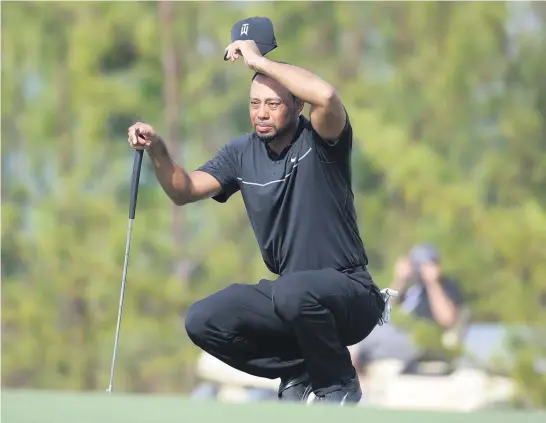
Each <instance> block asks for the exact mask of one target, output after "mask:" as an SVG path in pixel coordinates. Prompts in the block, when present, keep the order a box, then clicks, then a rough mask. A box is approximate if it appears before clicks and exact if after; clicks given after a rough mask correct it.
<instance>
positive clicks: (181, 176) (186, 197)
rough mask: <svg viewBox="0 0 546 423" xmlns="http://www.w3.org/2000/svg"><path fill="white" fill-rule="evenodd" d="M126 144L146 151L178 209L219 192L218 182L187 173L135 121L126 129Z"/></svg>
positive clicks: (149, 131) (151, 132)
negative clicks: (127, 136) (127, 135)
mask: <svg viewBox="0 0 546 423" xmlns="http://www.w3.org/2000/svg"><path fill="white" fill-rule="evenodd" d="M128 134H129V138H128V141H129V145H131V147H132V148H134V149H135V150H146V151H148V155H149V156H150V159H151V162H152V165H153V167H154V172H155V176H156V178H157V180H158V182H159V183H160V185H161V187H162V188H163V191H165V193H166V194H167V196H168V197H169V198H170V199H171V200H172V202H173V203H175V204H176V205H178V206H182V205H184V204H188V203H194V202H196V201H199V200H204V199H205V198H209V197H214V196H215V195H217V194H220V193H221V192H222V186H221V185H220V182H218V181H217V180H216V178H214V177H213V176H212V175H209V174H208V173H205V172H200V171H194V172H191V173H187V172H186V171H185V170H184V169H182V167H181V166H179V165H178V164H177V163H176V162H175V161H174V160H173V159H172V158H171V156H170V154H169V151H168V149H167V146H166V145H165V142H163V140H162V139H161V137H160V136H159V135H157V134H156V132H155V130H154V129H153V128H152V127H151V126H150V125H148V124H146V123H142V122H137V123H135V124H134V125H132V126H131V127H130V128H129V130H128Z"/></svg>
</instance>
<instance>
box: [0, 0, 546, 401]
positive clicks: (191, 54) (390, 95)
mask: <svg viewBox="0 0 546 423" xmlns="http://www.w3.org/2000/svg"><path fill="white" fill-rule="evenodd" d="M169 7H170V8H171V11H170V12H169V10H168V8H169ZM162 8H163V9H162ZM304 8H305V9H306V10H305V12H304V10H303V9H304ZM531 8H532V9H531ZM530 10H534V12H535V14H534V18H533V19H536V22H538V25H523V26H522V25H521V23H520V24H519V25H517V24H518V23H519V22H521V21H518V20H517V19H518V17H519V16H521V13H528V12H529V11H530ZM169 14H170V15H171V19H170V20H169V19H168V18H166V16H167V17H168V16H169ZM251 15H265V16H269V17H270V18H271V19H272V20H273V22H274V24H275V28H276V32H277V40H278V42H279V48H278V49H277V50H274V51H273V52H272V53H271V58H273V59H279V60H284V61H288V62H291V63H294V64H296V65H299V66H303V67H306V68H309V69H311V70H312V71H314V72H316V73H318V74H319V75H321V76H323V77H324V78H325V79H327V80H328V81H329V82H331V83H332V84H333V85H334V86H336V87H337V88H338V89H339V91H340V93H341V94H342V97H343V99H344V101H345V104H346V106H347V109H348V110H349V113H350V116H351V121H352V123H353V126H354V131H355V134H356V137H357V139H356V141H355V151H354V157H353V164H354V167H353V173H354V190H355V197H356V203H357V208H358V212H359V221H360V227H361V231H362V235H363V239H364V241H365V243H366V247H367V249H368V252H369V255H370V259H371V263H370V268H371V271H372V273H373V275H374V278H375V279H376V280H377V282H378V284H379V285H380V286H382V287H384V286H387V285H388V284H389V281H390V277H391V268H392V264H393V262H394V260H395V259H396V257H397V256H398V255H399V254H401V253H403V252H404V251H405V250H407V248H408V247H410V246H411V244H413V243H415V242H417V241H420V240H429V241H431V242H434V243H436V244H437V245H438V246H439V247H440V249H441V250H442V252H443V255H444V257H445V266H446V268H447V270H448V271H449V272H450V273H452V274H454V275H455V276H456V277H457V278H458V280H459V281H460V283H461V286H462V289H463V291H464V293H465V295H466V297H467V299H468V305H469V308H470V310H471V312H472V316H473V319H475V320H478V321H496V322H506V323H518V324H533V325H536V324H537V323H539V324H544V322H546V310H545V306H544V298H545V296H546V281H545V279H544V276H543V275H544V274H546V211H545V207H546V190H544V186H545V185H546V150H545V149H544V148H543V146H544V142H545V141H546V78H544V69H546V44H545V43H544V42H543V40H544V39H545V38H546V29H545V28H546V27H545V20H546V19H545V14H544V11H543V9H541V8H540V7H538V6H536V7H535V6H531V5H529V4H519V2H518V3H512V4H510V3H443V2H436V3H430V2H424V3H405V2H399V3H390V2H385V3H381V2H371V3H366V2H364V3H351V2H346V3H341V2H340V3H327V2H320V3H313V5H312V6H310V4H309V3H306V2H276V3H274V4H273V3H244V4H243V3H228V2H222V3H208V2H174V3H172V4H170V3H167V2H133V3H127V2H106V3H104V2H55V3H50V2H46V3H42V2H3V7H2V41H3V43H2V48H3V51H2V139H3V154H2V170H3V173H2V176H3V186H2V188H3V207H2V212H3V213H2V247H3V248H2V277H3V288H4V289H3V302H2V312H3V313H2V315H3V316H2V317H3V331H2V339H3V357H2V361H3V369H2V370H3V383H4V385H6V386H26V387H37V388H67V389H101V388H103V387H106V385H107V377H108V370H109V367H108V366H109V360H110V354H111V347H112V343H113V335H114V328H115V318H116V312H117V305H118V298H119V284H120V279H121V269H122V264H123V252H124V244H125V231H126V224H127V223H126V221H127V207H128V204H127V203H128V194H129V182H130V180H129V179H130V173H131V165H132V154H131V150H130V149H129V148H128V146H127V144H126V130H127V127H128V126H130V125H131V124H132V123H134V122H135V121H137V120H143V121H146V122H148V123H150V124H152V125H153V126H155V127H156V128H157V129H158V130H159V131H160V132H161V133H163V134H166V135H168V138H169V142H170V149H171V152H172V153H173V156H174V157H175V158H176V159H177V161H179V162H180V163H183V164H184V165H185V166H186V168H187V169H189V170H191V169H193V168H195V167H196V166H198V165H200V164H201V163H202V162H203V161H205V160H206V159H208V158H209V157H210V156H211V155H212V154H213V153H214V152H215V151H216V150H217V149H218V148H219V147H220V146H221V145H222V144H223V143H225V142H226V141H228V140H229V139H230V138H232V137H235V136H238V135H239V134H240V133H242V132H245V131H248V130H249V125H248V117H247V104H246V94H245V93H246V92H247V90H248V84H249V80H250V76H251V73H250V72H249V71H248V70H246V69H245V68H244V65H242V64H240V63H235V64H231V63H224V62H223V60H222V54H223V49H224V47H225V45H226V44H227V42H228V40H229V34H230V27H231V25H232V24H233V23H234V22H235V21H237V20H239V19H241V18H242V17H246V16H251ZM515 19H516V21H514V20H515ZM527 19H529V18H527ZM525 22H526V23H527V22H528V20H526V21H525ZM317 28H320V30H319V29H317ZM514 28H515V29H514ZM170 60H171V61H170ZM169 63H174V64H175V67H174V68H169V66H168V64H169ZM168 81H170V83H172V84H171V85H168ZM268 276H271V275H269V274H268V273H267V271H266V269H265V267H264V265H263V263H262V262H261V257H260V255H259V252H258V250H257V248H256V246H255V239H254V235H253V233H252V232H251V228H250V225H249V224H248V221H247V218H246V215H245V211H244V205H243V203H242V201H241V199H240V197H239V196H236V197H234V198H233V199H232V200H230V202H229V203H228V204H226V205H222V206H220V205H218V204H216V203H214V202H212V201H206V202H203V203H200V204H194V205H191V206H188V207H186V208H184V209H182V210H176V209H175V208H173V207H172V206H171V205H170V203H169V201H168V199H167V198H166V196H165V195H164V194H163V192H162V191H161V188H160V187H159V186H158V184H157V183H156V182H155V180H154V176H153V173H152V171H151V169H150V168H149V163H148V162H147V159H145V162H144V166H143V174H142V178H141V189H140V194H139V203H138V211H137V216H136V221H135V230H134V233H133V243H132V249H131V259H130V267H129V275H128V290H127V296H126V307H125V309H124V318H123V325H122V334H121V345H120V356H119V360H118V365H119V368H118V372H117V380H116V383H117V386H119V389H123V390H132V391H176V392H178V391H181V390H185V389H187V388H188V387H189V384H190V383H191V372H192V368H191V366H192V362H193V359H194V357H195V354H196V353H197V349H195V348H193V347H192V346H190V343H189V341H188V340H187V337H186V335H185V332H184V330H183V325H182V320H181V317H182V316H183V314H184V312H185V310H186V309H187V307H188V305H189V304H190V303H191V302H193V301H195V300H196V299H198V298H201V297H202V296H204V295H207V294H208V293H210V292H212V291H214V290H216V289H218V288H220V287H223V286H225V285H227V284H229V283H233V282H248V283H251V282H254V281H256V280H258V279H259V278H262V277H268ZM425 332H426V331H424V332H423V333H425ZM416 333H417V335H416V336H418V337H419V336H420V335H418V334H419V333H421V332H420V331H417V332H416ZM424 338H425V339H424V341H427V339H428V341H431V340H432V341H431V342H434V341H433V339H434V336H433V335H430V336H428V337H427V336H424ZM428 341H427V342H428ZM537 351H538V348H537V347H536V346H535V345H534V343H533V341H527V342H526V343H525V348H522V349H518V350H517V352H518V357H519V359H518V360H519V361H518V363H519V364H518V365H517V366H516V370H515V372H514V375H515V377H516V378H517V379H518V380H519V381H520V382H521V384H520V385H521V387H522V394H523V396H525V397H527V398H528V403H529V404H531V405H538V404H543V405H544V404H546V399H545V397H544V392H546V389H545V385H544V381H543V380H542V379H540V377H539V376H538V375H537V374H536V372H533V371H531V370H530V369H531V367H530V364H529V363H531V362H532V359H531V357H535V356H536V355H537V354H538V352H537Z"/></svg>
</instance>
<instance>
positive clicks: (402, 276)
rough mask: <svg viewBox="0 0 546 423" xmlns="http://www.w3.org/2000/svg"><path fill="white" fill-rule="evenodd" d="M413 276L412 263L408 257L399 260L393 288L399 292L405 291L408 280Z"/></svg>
mask: <svg viewBox="0 0 546 423" xmlns="http://www.w3.org/2000/svg"><path fill="white" fill-rule="evenodd" d="M411 274H412V267H411V263H410V261H409V260H408V259H407V258H406V257H401V258H399V259H398V260H397V261H396V265H395V267H394V283H393V286H395V287H396V289H397V290H399V291H401V290H403V289H404V287H405V286H406V284H407V282H408V280H409V279H410V278H411Z"/></svg>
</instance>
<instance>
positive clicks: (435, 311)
mask: <svg viewBox="0 0 546 423" xmlns="http://www.w3.org/2000/svg"><path fill="white" fill-rule="evenodd" d="M427 295H428V297H429V303H430V311H431V312H432V316H433V317H434V320H436V322H437V323H438V324H439V325H441V326H443V327H450V326H452V325H453V324H454V323H455V321H456V320H457V315H458V310H457V307H456V305H455V304H454V303H453V301H451V299H450V298H449V296H448V295H447V294H446V293H445V291H444V289H443V288H442V286H441V285H440V283H434V284H430V285H428V286H427Z"/></svg>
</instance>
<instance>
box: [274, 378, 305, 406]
mask: <svg viewBox="0 0 546 423" xmlns="http://www.w3.org/2000/svg"><path fill="white" fill-rule="evenodd" d="M310 393H311V381H310V380H309V375H308V374H307V373H304V374H302V375H300V376H297V377H294V378H288V379H281V384H280V385H279V392H278V396H279V400H280V401H290V402H306V401H307V397H308V396H309V394H310Z"/></svg>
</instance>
